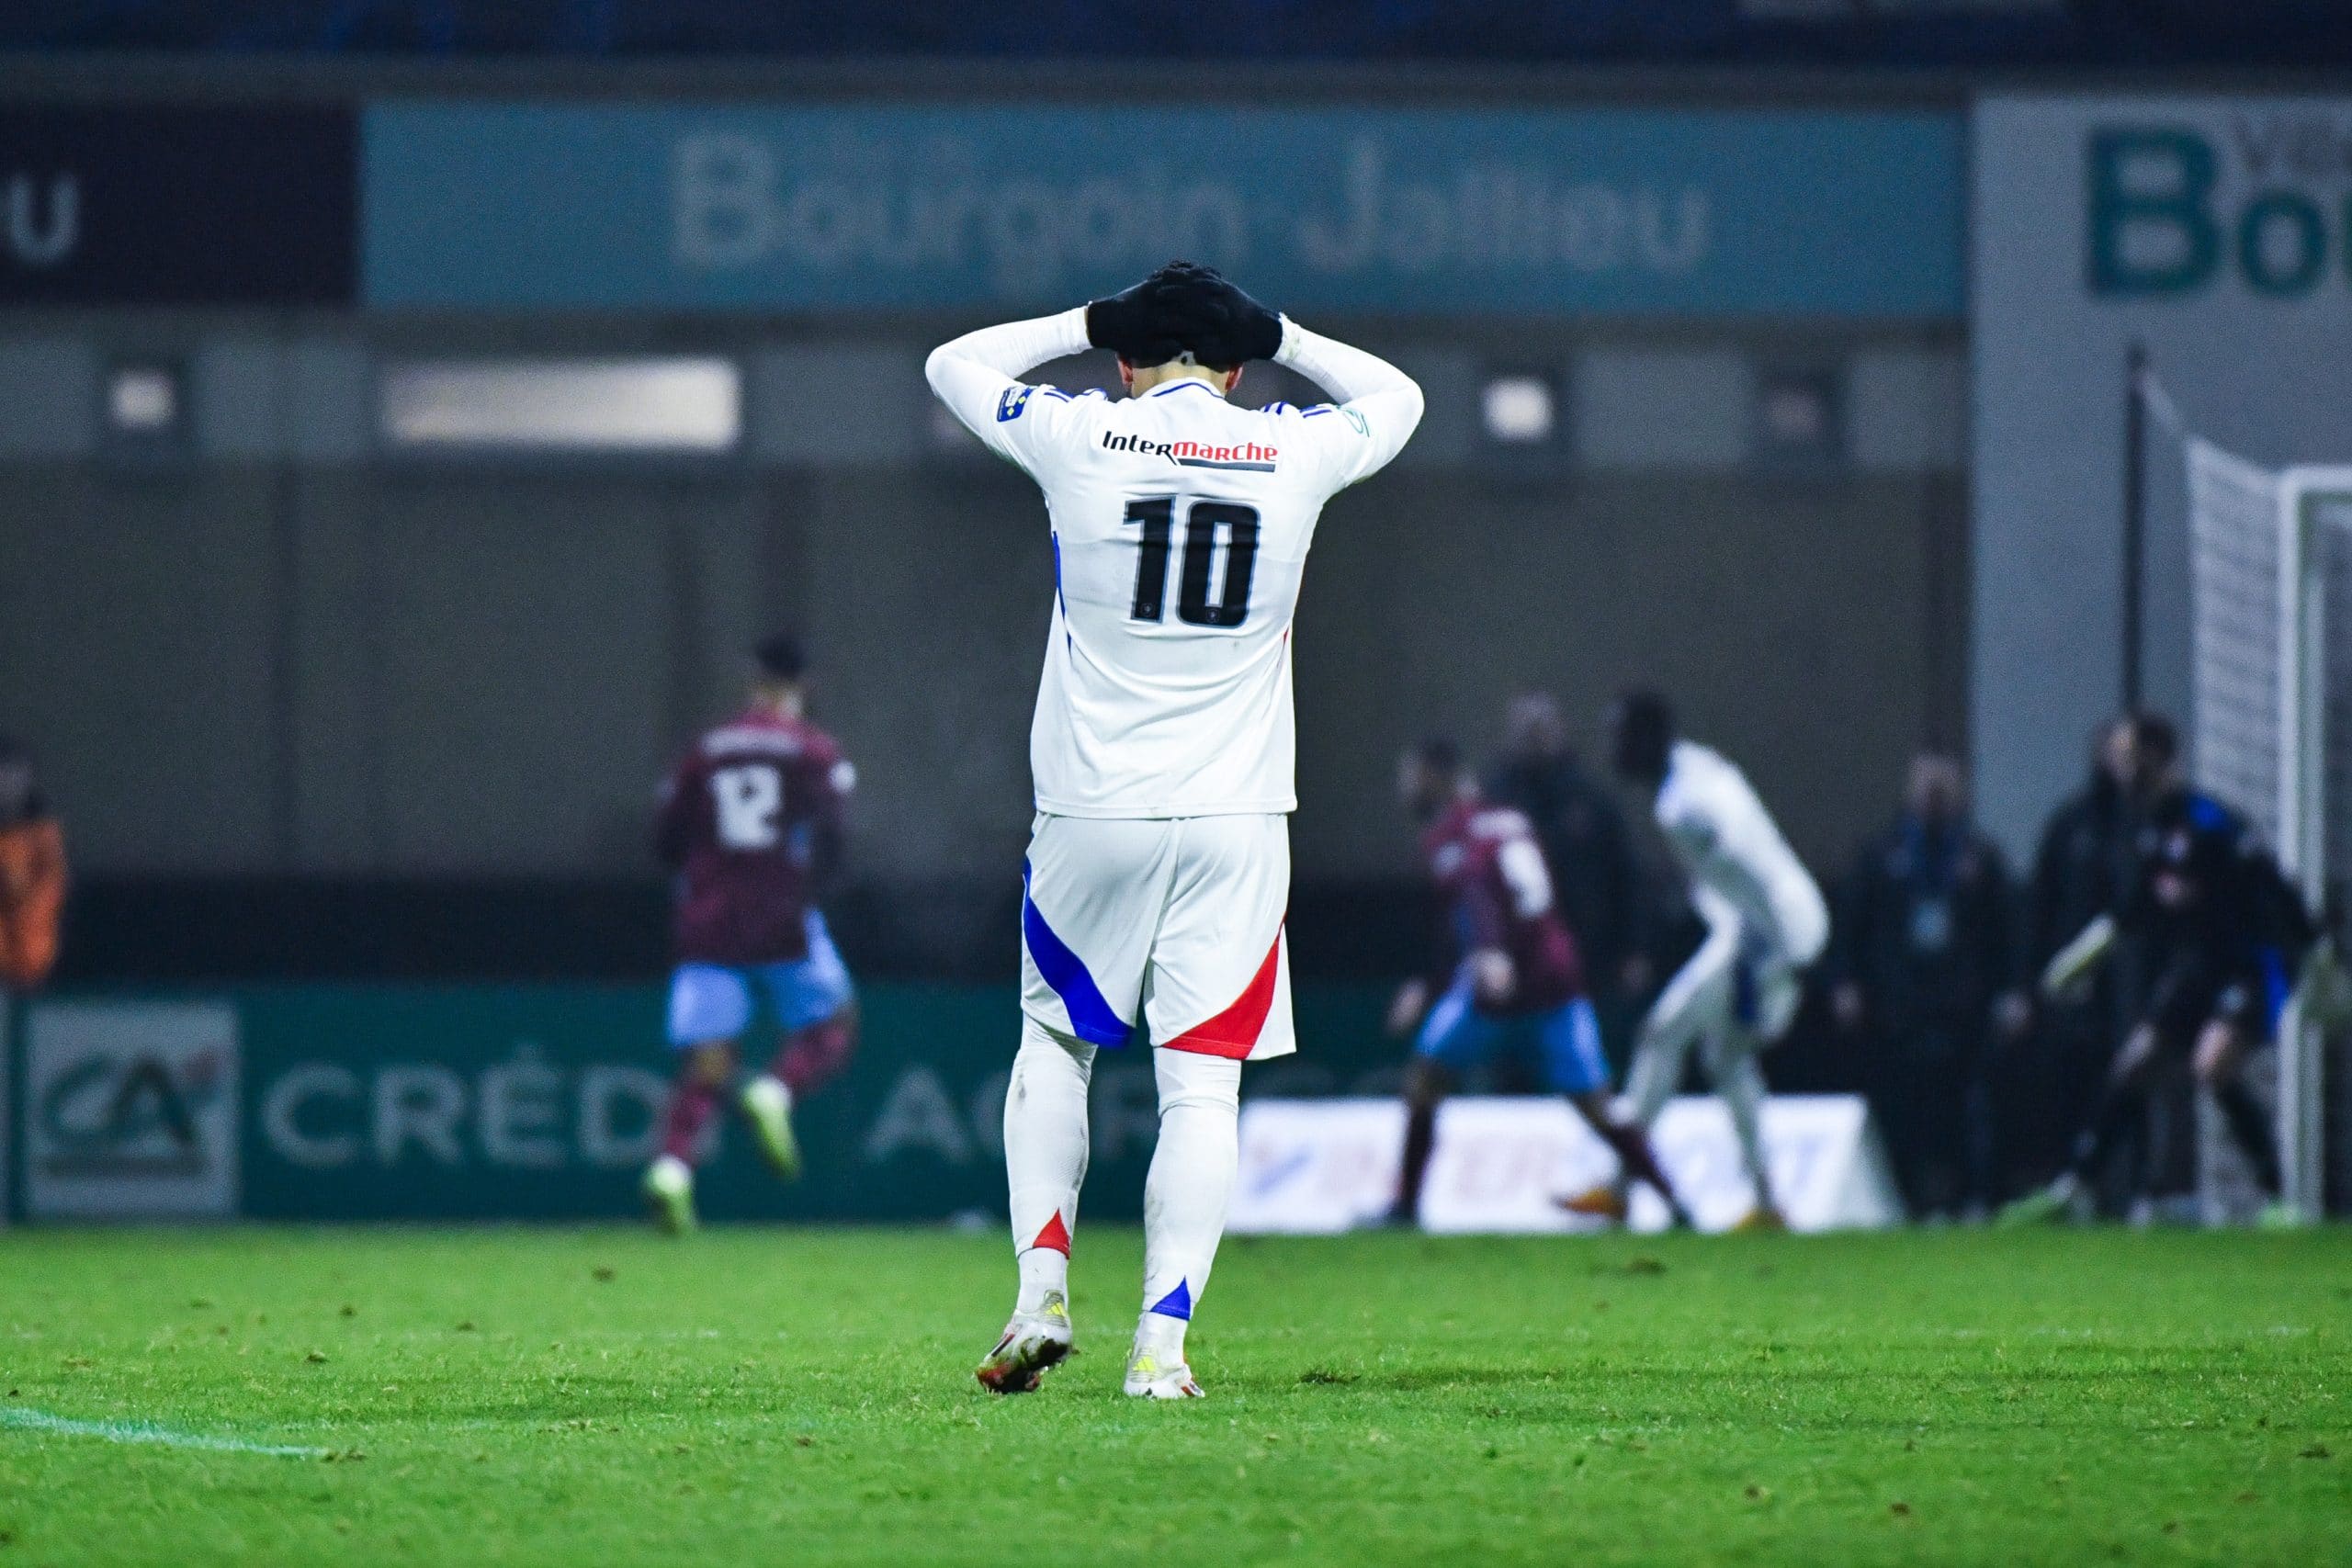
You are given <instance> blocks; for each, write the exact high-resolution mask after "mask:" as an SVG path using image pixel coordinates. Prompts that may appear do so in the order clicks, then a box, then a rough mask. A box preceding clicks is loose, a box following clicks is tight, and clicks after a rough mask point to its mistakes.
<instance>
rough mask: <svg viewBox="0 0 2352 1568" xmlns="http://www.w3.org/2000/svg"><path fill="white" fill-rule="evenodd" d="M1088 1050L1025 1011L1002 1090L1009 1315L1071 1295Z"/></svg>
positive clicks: (1088, 1074) (1090, 1063)
mask: <svg viewBox="0 0 2352 1568" xmlns="http://www.w3.org/2000/svg"><path fill="white" fill-rule="evenodd" d="M1093 1071H1094V1047H1093V1046H1091V1045H1089V1044H1087V1043H1085V1042H1084V1041H1082V1040H1075V1039H1072V1038H1070V1037H1069V1036H1068V1035H1065V1034H1057V1033H1056V1032H1053V1031H1052V1030H1050V1029H1047V1028H1046V1026H1045V1025H1044V1024H1042V1023H1039V1022H1038V1021H1036V1020H1035V1019H1034V1018H1031V1017H1029V1016H1028V1015H1027V1014H1025V1013H1024V1014H1023V1015H1022V1019H1021V1049H1020V1051H1019V1053H1018V1054H1016V1055H1014V1056H1013V1058H1012V1082H1011V1083H1009V1084H1007V1085H1006V1086H1005V1090H1004V1174H1005V1183H1006V1186H1007V1188H1008V1190H1009V1195H1010V1197H1011V1200H1012V1251H1013V1256H1014V1257H1015V1258H1017V1259H1019V1262H1020V1267H1021V1294H1020V1297H1019V1299H1018V1300H1017V1301H1016V1302H1015V1303H1014V1305H1013V1311H1015V1312H1035V1311H1037V1310H1038V1309H1039V1308H1041V1307H1043V1306H1044V1305H1045V1303H1046V1292H1049V1291H1059V1292H1063V1293H1064V1294H1068V1293H1069V1238H1070V1232H1071V1231H1072V1230H1073V1229H1074V1228H1076V1226H1077V1224H1078V1190H1079V1187H1080V1184H1081V1183H1082V1182H1084V1181H1085V1179H1086V1156H1087V1147H1088V1145H1087V1130H1086V1087H1087V1083H1088V1080H1089V1079H1090V1078H1091V1076H1092V1074H1093Z"/></svg>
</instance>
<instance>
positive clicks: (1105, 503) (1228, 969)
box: [927, 262, 1421, 1399]
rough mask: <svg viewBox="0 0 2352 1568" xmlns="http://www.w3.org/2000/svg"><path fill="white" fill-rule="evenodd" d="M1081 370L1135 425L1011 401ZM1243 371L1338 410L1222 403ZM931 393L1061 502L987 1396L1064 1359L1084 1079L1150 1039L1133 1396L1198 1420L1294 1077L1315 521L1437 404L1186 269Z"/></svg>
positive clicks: (1015, 336) (998, 339) (948, 373)
mask: <svg viewBox="0 0 2352 1568" xmlns="http://www.w3.org/2000/svg"><path fill="white" fill-rule="evenodd" d="M1090 346H1092V347H1096V348H1107V349H1110V350H1112V351H1113V352H1114V353H1115V354H1116V355H1118V357H1119V369H1120V378H1121V379H1122V381H1123V382H1124V383H1125V387H1126V389H1127V392H1128V394H1129V395H1128V396H1127V397H1126V398H1125V399H1124V400H1116V401H1114V400H1108V399H1106V398H1104V397H1103V395H1102V394H1100V393H1098V392H1087V393H1085V394H1083V395H1072V394H1070V393H1068V392H1065V391H1062V390H1060V389H1057V388H1054V387H1048V386H1042V385H1030V384H1026V383H1024V382H1023V381H1021V380H1019V379H1017V378H1018V377H1020V376H1023V375H1024V374H1025V373H1027V372H1028V371H1029V370H1031V369H1033V368H1034V367H1036V366H1039V365H1042V364H1044V363H1045V362H1046V361H1048V360H1052V359H1058V358H1062V357H1064V356H1066V355H1075V354H1080V353H1082V352H1084V351H1085V350H1086V349H1087V348H1088V347H1090ZM1252 359H1272V360H1275V361H1276V362H1277V363H1280V364H1282V365H1284V366H1287V367H1290V368H1291V369H1293V370H1295V371H1297V372H1298V373H1299V374H1301V375H1303V376H1306V378H1309V379H1311V380H1313V381H1315V382H1316V383H1317V384H1318V385H1320V386H1322V387H1323V388H1325V389H1328V390H1329V392H1330V393H1331V394H1332V395H1333V396H1334V397H1335V398H1336V399H1338V400H1339V401H1338V402H1337V404H1336V405H1332V404H1324V405H1318V406H1317V407H1314V408H1305V409H1302V408H1294V407H1290V406H1288V405H1286V404H1274V405H1272V406H1270V407H1268V408H1265V409H1261V410H1250V409H1245V408H1241V407H1238V406H1237V405H1235V404H1233V403H1231V402H1229V401H1227V393H1229V392H1230V391H1232V389H1233V388H1234V387H1235V385H1236V384H1237V383H1238V380H1239V379H1240V374H1241V367H1242V366H1243V365H1244V364H1246V363H1247V362H1248V361H1250V360H1252ZM927 370H928V373H929V375H930V378H931V385H932V389H933V391H934V392H936V393H937V394H938V395H939V398H940V400H941V401H943V402H944V403H945V404H946V405H947V406H948V408H950V409H951V410H953V411H954V412H955V413H956V417H957V418H958V419H960V420H961V421H963V423H965V424H966V425H967V426H969V427H970V429H971V430H972V432H973V434H976V435H978V437H979V438H980V440H981V441H982V442H983V443H985V444H986V445H987V446H989V449H990V450H992V451H994V452H995V453H996V454H997V455H998V456H1000V457H1005V458H1007V459H1009V460H1011V461H1012V463H1014V464H1016V465H1017V466H1019V467H1020V468H1023V470H1025V471H1026V472H1027V473H1028V474H1029V476H1030V477H1031V478H1032V479H1035V480H1036V481H1037V484H1038V486H1039V488H1040V489H1041V490H1043V491H1044V492H1045V497H1046V512H1047V513H1048V515H1049V517H1050V519H1051V522H1052V526H1053V541H1054V563H1055V576H1056V582H1055V595H1054V613H1053V626H1052V631H1051V634H1050V635H1049V637H1048V638H1047V640H1046V668H1045V676H1044V680H1043V682H1041V684H1040V686H1039V690H1038V694H1037V708H1036V715H1035V721H1034V723H1033V724H1032V727H1031V730H1030V765H1031V770H1032V772H1033V773H1034V775H1035V788H1036V811H1037V816H1036V820H1035V826H1034V829H1033V837H1032V840H1031V843H1030V849H1029V856H1028V863H1027V865H1026V867H1025V868H1024V877H1025V882H1026V897H1024V899H1023V906H1022V938H1023V942H1022V948H1023V962H1022V972H1023V974H1022V977H1023V991H1022V1013H1023V1018H1022V1032H1021V1047H1020V1051H1019V1054H1018V1055H1016V1056H1015V1057H1014V1060H1013V1068H1012V1084H1011V1086H1010V1088H1009V1089H1007V1091H1006V1096H1005V1110H1004V1152H1005V1168H1006V1173H1007V1177H1008V1180H1009V1186H1010V1189H1011V1198H1012V1233H1013V1235H1012V1239H1013V1247H1014V1253H1015V1257H1016V1258H1017V1259H1018V1263H1019V1269H1020V1290H1019V1294H1018V1296H1017V1297H1016V1299H1015V1302H1014V1305H1013V1312H1012V1321H1011V1322H1010V1323H1009V1324H1008V1325H1006V1327H1005V1331H1004V1334H1003V1337H1001V1339H1000V1340H999V1341H998V1343H997V1346H996V1348H994V1349H993V1350H991V1351H990V1352H989V1356H988V1358H987V1359H986V1360H984V1361H983V1362H982V1363H981V1365H980V1367H979V1370H978V1377H979V1380H980V1382H982V1383H984V1384H985V1385H987V1386H988V1387H989V1388H991V1389H993V1390H995V1391H997V1392H999V1393H1028V1392H1031V1391H1033V1390H1035V1388H1036V1387H1037V1385H1038V1382H1039V1380H1040V1378H1041V1377H1042V1376H1043V1375H1044V1373H1045V1372H1046V1371H1048V1370H1050V1369H1051V1368H1053V1367H1054V1366H1056V1365H1057V1364H1058V1363H1059V1362H1060V1361H1061V1360H1062V1359H1064V1358H1065V1357H1067V1356H1068V1355H1069V1352H1070V1348H1071V1329H1070V1320H1069V1294H1068V1292H1069V1248H1070V1237H1071V1232H1072V1227H1073V1225H1074V1224H1075V1222H1076V1219H1077V1212H1078V1192H1079V1186H1080V1182H1081V1181H1082V1180H1083V1179H1084V1178H1085V1175H1086V1157H1087V1146H1088V1145H1087V1121H1086V1095H1087V1084H1088V1078H1089V1075H1090V1074H1091V1071H1092V1068H1093V1063H1094V1055H1095V1052H1096V1050H1097V1049H1098V1048H1104V1047H1108V1048H1113V1049H1115V1048H1117V1047H1120V1046H1123V1045H1125V1044H1126V1043H1128V1040H1129V1038H1130V1036H1131V1035H1132V1034H1135V1033H1136V1032H1138V1031H1139V1032H1141V1035H1142V1037H1143V1038H1144V1039H1146V1040H1148V1043H1149V1044H1150V1046H1151V1048H1152V1050H1151V1055H1152V1065H1153V1068H1154V1072H1155V1075H1156V1077H1157V1078H1158V1081H1159V1145H1158V1147H1157V1148H1156V1150H1155V1151H1154V1153H1153V1156H1152V1162H1151V1170H1150V1174H1149V1177H1148V1180H1147V1183H1146V1187H1145V1193H1144V1281H1143V1296H1142V1311H1141V1313H1140V1314H1139V1318H1138V1323H1137V1325H1136V1337H1135V1342H1134V1346H1133V1348H1132V1350H1131V1351H1130V1353H1129V1356H1128V1359H1127V1369H1126V1379H1125V1388H1126V1392H1127V1393H1129V1394H1133V1395H1138V1396H1143V1397H1149V1398H1159V1399H1179V1398H1196V1397H1198V1396H1199V1394H1200V1393H1201V1390H1200V1385H1199V1384H1198V1383H1197V1382H1194V1381H1193V1373H1192V1369H1191V1368H1190V1366H1189V1365H1188V1364H1187V1363H1186V1360H1185V1356H1184V1331H1185V1328H1186V1325H1188V1323H1189V1322H1190V1320H1191V1317H1192V1314H1193V1311H1194V1310H1195V1308H1196V1307H1197V1306H1198V1305H1199V1303H1200V1299H1201V1293H1202V1291H1203V1290H1204V1287H1205V1286H1206V1284H1207V1282H1208V1275H1209V1267H1210V1264H1211V1263H1212V1261H1213V1260H1214V1259H1215V1258H1216V1247H1217V1242H1218V1240H1219V1239H1220V1237H1221V1236H1222V1235H1223V1234H1224V1230H1225V1213H1226V1205H1227V1199H1228V1197H1229V1196H1230V1194H1231V1191H1232V1187H1233V1180H1234V1176H1235V1171H1236V1167H1237V1160H1238V1155H1237V1142H1236V1118H1237V1115H1238V1107H1239V1094H1240V1082H1241V1064H1242V1062H1243V1061H1245V1060H1259V1059H1263V1058H1265V1057H1269V1056H1278V1055H1285V1054H1287V1053H1289V1052H1291V1051H1294V1050H1295V1049H1296V1043H1295V1038H1294V1035H1293V1032H1292V1027H1291V1015H1290V972H1289V962H1288V956H1287V953H1286V952H1285V949H1284V942H1283V913H1284V911H1285V909H1286V908H1287V907H1288V904H1289V898H1290V836H1289V822H1288V814H1289V813H1290V812H1291V811H1292V810H1293V809H1294V808H1295V807H1296V805H1297V800H1296V796H1295V791H1294V785H1293V782H1292V773H1293V765H1292V764H1293V757H1294V752H1295V739H1294V735H1293V728H1292V716H1291V659H1290V652H1291V650H1290V631H1291V618H1292V614H1293V612H1294V610H1295V607H1296V605H1297V602H1298V591H1299V582H1300V576H1301V572H1302V570H1303V569H1304V567H1305V565H1306V552H1307V547H1308V546H1309V545H1310V544H1311V543H1312V542H1313V540H1314V536H1315V525H1316V520H1317V517H1318V515H1319V514H1320V513H1321V512H1322V509H1323V503H1324V502H1326V501H1327V500H1329V498H1330V496H1331V495H1332V494H1333V493H1334V492H1336V491H1340V490H1342V489H1344V488H1346V487H1347V486H1349V485H1351V484H1353V483H1355V482H1356V481H1357V480H1359V479H1364V478H1366V477H1368V476H1369V475H1371V474H1373V473H1375V472H1377V471H1378V470H1379V469H1380V468H1382V467H1383V466H1384V465H1385V464H1386V463H1387V462H1388V460H1389V459H1390V458H1392V457H1395V456H1396V455H1397V452H1398V451H1399V450H1400V449H1401V448H1402V447H1403V446H1404V445H1405V442H1406V440H1407V438H1408V437H1409V436H1410V435H1411V434H1412V433H1413V429H1414V427H1415V426H1416V425H1417V424H1418V423H1419V422H1420V417H1421V392H1420V389H1419V387H1417V386H1416V385H1415V384H1414V383H1413V381H1412V379H1411V378H1409V377H1408V376H1406V375H1405V374H1404V373H1403V372H1402V371H1400V370H1398V369H1397V367H1394V366H1392V365H1390V364H1388V363H1386V362H1385V361H1384V360H1381V359H1379V358H1376V357H1374V355H1369V354H1366V353H1364V352H1363V351H1362V350H1360V349H1355V348H1351V347H1349V346H1347V345H1346V344H1340V343H1335V342H1333V341H1332V340H1330V339H1329V338H1326V337H1322V336H1319V335H1317V333H1311V332H1308V331H1307V330H1306V329H1305V328H1303V327H1301V326H1299V325H1298V324H1297V323H1296V322H1295V321H1289V320H1287V319H1285V318H1283V317H1282V316H1279V315H1276V314H1275V313H1274V312H1272V311H1271V310H1266V309H1265V308H1263V307H1262V306H1260V305H1259V304H1258V303H1257V302H1256V301H1254V300H1252V299H1250V297H1249V296H1248V295H1246V294H1243V293H1242V292H1241V291H1240V290H1239V289H1238V288H1234V287H1233V286H1232V285H1231V284H1229V283H1227V281H1226V280H1225V279H1223V278H1222V277H1220V276H1217V275H1216V273H1214V272H1212V271H1210V270H1208V269H1206V268H1204V267H1196V266H1192V265H1187V264H1184V263H1181V262H1177V263H1170V265H1167V266H1165V267H1162V268H1161V269H1160V270H1159V271H1158V272H1156V273H1154V274H1153V275H1152V276H1150V277H1148V278H1146V279H1145V280H1144V281H1143V282H1141V283H1139V284H1137V285H1136V286H1135V287H1134V288H1130V289H1128V290H1127V291H1126V292H1125V293H1124V294H1121V295H1118V296H1116V297H1114V298H1113V299H1101V300H1096V301H1095V302H1094V303H1092V304H1091V305H1088V306H1085V307H1082V308H1080V309H1076V310H1067V311H1064V312H1062V313H1061V314H1059V315H1056V316H1046V317H1041V318H1038V319H1036V320H1035V321H1013V322H1011V323H1008V324H1006V325H1004V326H999V327H990V328H987V329H985V330H983V331H980V332H976V333H968V334H967V335H966V336H964V337H960V338H957V339H956V341H954V342H953V343H950V344H945V345H944V346H943V347H941V348H939V349H937V350H935V351H934V352H933V354H932V355H931V360H930V363H929V365H928V367H927Z"/></svg>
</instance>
